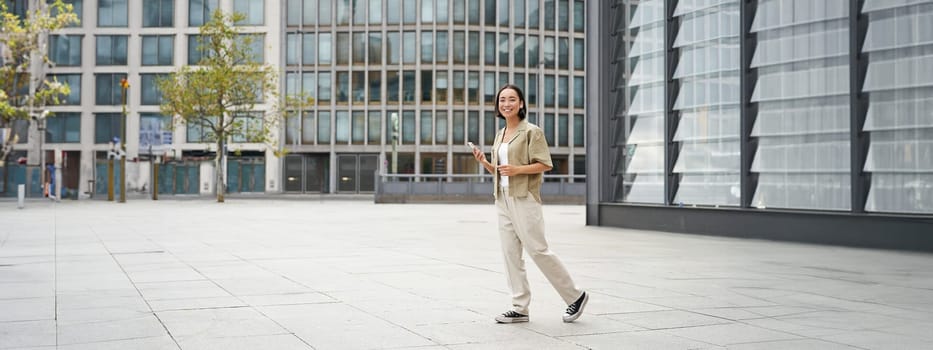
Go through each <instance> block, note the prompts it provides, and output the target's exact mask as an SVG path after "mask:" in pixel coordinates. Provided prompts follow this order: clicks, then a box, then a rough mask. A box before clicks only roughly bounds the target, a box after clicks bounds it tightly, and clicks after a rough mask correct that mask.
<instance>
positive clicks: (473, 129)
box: [467, 111, 481, 145]
mask: <svg viewBox="0 0 933 350" xmlns="http://www.w3.org/2000/svg"><path fill="white" fill-rule="evenodd" d="M479 130H480V125H479V112H476V111H470V112H469V118H468V119H467V134H468V136H467V141H472V142H473V143H475V144H477V145H480V144H481V143H480V142H479Z"/></svg>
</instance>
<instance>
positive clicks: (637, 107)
mask: <svg viewBox="0 0 933 350" xmlns="http://www.w3.org/2000/svg"><path fill="white" fill-rule="evenodd" d="M587 7H588V9H587V16H588V17H587V18H588V19H589V20H590V23H589V26H590V27H589V29H588V30H589V32H590V33H597V34H593V35H591V36H590V37H588V39H589V43H590V44H591V45H590V46H589V47H588V57H589V58H590V60H589V62H588V64H589V65H588V67H587V69H588V71H590V72H595V74H591V75H589V76H588V78H589V80H588V89H589V90H590V91H598V93H597V94H596V95H594V96H593V97H594V98H591V99H590V100H589V101H588V105H587V108H588V121H589V125H590V129H589V132H588V135H589V136H590V139H589V144H588V148H589V149H590V153H589V155H590V157H591V159H594V160H596V161H595V162H591V163H590V164H589V165H588V171H587V173H588V174H589V176H588V179H589V183H588V186H589V189H588V196H589V197H588V205H589V206H590V210H589V211H588V212H589V214H588V215H589V216H588V220H589V222H590V223H592V224H605V225H617V226H626V227H639V228H655V229H665V230H672V231H683V232H701V233H717V232H718V233H720V234H727V235H743V236H761V237H783V238H789V239H799V240H808V241H824V242H835V241H839V242H845V241H846V240H850V241H849V242H848V243H851V244H862V245H877V246H886V245H892V244H894V243H891V242H883V241H885V240H889V241H890V240H901V241H902V242H918V241H922V242H923V244H926V245H927V246H929V247H933V244H931V242H933V239H930V238H927V237H926V236H928V235H929V233H930V232H933V228H931V227H930V223H929V222H930V220H929V219H930V217H931V215H933V141H931V140H933V1H930V0H820V1H812V0H640V1H636V0H616V1H606V2H598V3H595V2H594V3H588V4H587ZM781 226H784V227H781ZM892 230H894V231H898V232H899V233H897V234H891V236H889V237H888V238H881V237H880V236H882V233H884V234H889V233H888V232H879V231H892ZM749 231H757V232H749ZM921 231H925V232H926V233H927V234H926V235H924V234H921ZM859 232H862V233H864V235H859V234H858V233H859ZM853 237H857V238H853ZM897 237H899V238H897ZM859 240H861V241H860V242H857V241H859ZM879 242H880V243H879Z"/></svg>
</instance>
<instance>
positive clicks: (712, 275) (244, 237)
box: [0, 197, 933, 350]
mask: <svg viewBox="0 0 933 350" xmlns="http://www.w3.org/2000/svg"><path fill="white" fill-rule="evenodd" d="M584 212H585V210H584V207H582V206H545V208H544V213H545V216H546V218H547V228H548V238H549V239H550V243H551V248H552V249H553V250H554V251H555V252H556V253H557V254H558V255H559V256H560V257H561V258H562V259H563V261H564V263H565V264H566V265H567V266H568V268H569V269H570V272H571V274H572V275H573V276H574V277H575V278H576V279H577V282H578V283H579V284H580V285H581V286H582V287H584V288H585V289H586V290H587V291H588V292H589V293H590V294H591V299H590V303H589V305H588V306H587V308H586V311H585V314H584V315H583V317H581V318H580V319H579V320H578V321H577V322H576V323H572V324H565V323H563V322H561V314H562V312H563V309H564V308H565V307H566V305H564V304H563V302H562V301H561V300H560V298H559V297H558V295H557V293H556V292H555V291H554V290H553V289H552V288H551V287H550V285H549V284H548V283H547V281H546V280H545V279H544V277H543V276H542V275H541V274H540V272H539V271H538V270H537V269H536V268H535V267H534V265H533V264H532V263H530V262H529V265H528V268H529V277H530V279H531V285H532V286H531V287H532V291H533V295H532V304H531V322H529V323H523V324H514V325H503V324H496V323H495V322H494V321H493V317H494V316H495V315H496V314H499V313H502V312H504V311H506V310H507V309H508V307H509V300H510V299H509V297H508V295H507V291H506V278H505V276H504V275H503V271H504V266H503V262H502V256H501V254H500V250H499V239H498V233H497V232H496V223H495V213H494V208H493V206H492V205H491V204H490V205H420V204H417V205H416V204H405V205H388V204H373V203H372V201H371V199H370V200H369V201H366V200H326V199H325V200H320V199H319V198H318V197H299V198H287V197H281V198H276V199H230V200H228V202H227V203H224V204H217V203H214V202H213V201H211V200H209V199H197V200H172V199H168V200H164V199H163V200H160V201H155V202H154V201H150V200H143V199H131V200H130V201H129V202H128V203H125V204H118V203H111V202H102V201H90V200H85V201H79V202H74V201H65V202H62V203H58V204H54V203H51V202H48V201H30V202H27V207H26V208H25V209H22V210H18V209H16V203H15V202H13V201H8V200H4V201H0V349H285V350H287V349H419V350H435V349H457V350H460V349H533V350H544V349H930V348H933V331H931V330H933V254H922V253H908V252H897V251H881V250H870V249H853V248H842V247H832V246H819V245H806V244H796V243H784V242H771V241H762V240H744V239H732V238H722V237H707V236H694V235H681V234H669V233H661V232H649V231H636V230H624V229H616V228H601V227H587V226H585V225H584ZM748 229H749V230H754V229H755V228H754V227H749V228H748ZM931 234H933V232H931Z"/></svg>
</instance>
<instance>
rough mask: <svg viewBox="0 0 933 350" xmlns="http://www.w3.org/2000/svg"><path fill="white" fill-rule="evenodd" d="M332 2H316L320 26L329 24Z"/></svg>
mask: <svg viewBox="0 0 933 350" xmlns="http://www.w3.org/2000/svg"><path fill="white" fill-rule="evenodd" d="M333 1H334V0H320V1H318V7H319V8H320V9H321V10H320V12H318V15H319V17H318V23H320V24H321V25H324V26H326V25H330V24H331V18H332V17H333V10H334V5H333V4H334V3H333ZM308 2H309V1H307V0H305V4H306V5H305V6H307V3H308ZM310 2H314V1H310ZM321 35H322V36H323V35H324V34H321ZM328 127H330V126H328ZM329 140H330V139H329V138H328V141H327V142H328V143H329V142H330V141H329Z"/></svg>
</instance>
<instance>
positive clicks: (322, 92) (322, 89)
mask: <svg viewBox="0 0 933 350" xmlns="http://www.w3.org/2000/svg"><path fill="white" fill-rule="evenodd" d="M317 84H318V85H317V92H318V95H317V102H318V105H329V104H330V99H331V87H332V86H333V84H334V82H333V81H332V80H331V75H330V72H321V73H320V75H319V76H318V81H317Z"/></svg>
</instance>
